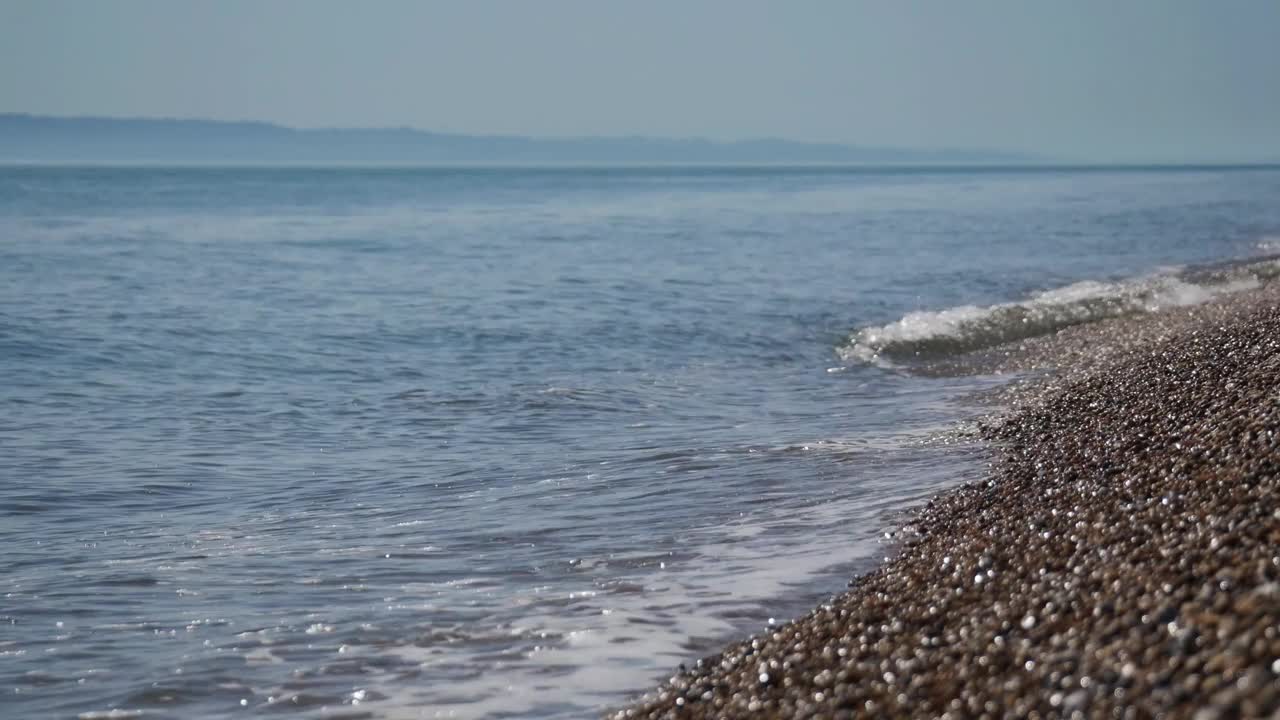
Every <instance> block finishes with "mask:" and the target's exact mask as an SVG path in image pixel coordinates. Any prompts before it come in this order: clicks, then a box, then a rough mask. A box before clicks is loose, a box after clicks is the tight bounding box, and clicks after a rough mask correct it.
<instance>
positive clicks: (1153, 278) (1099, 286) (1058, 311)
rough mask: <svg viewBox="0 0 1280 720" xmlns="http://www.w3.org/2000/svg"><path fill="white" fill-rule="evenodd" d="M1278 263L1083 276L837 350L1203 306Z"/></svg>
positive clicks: (931, 347)
mask: <svg viewBox="0 0 1280 720" xmlns="http://www.w3.org/2000/svg"><path fill="white" fill-rule="evenodd" d="M1274 265H1276V263H1275V262H1274V261H1267V262H1263V263H1254V264H1252V265H1241V266H1239V267H1238V268H1233V269H1232V270H1230V271H1225V272H1220V273H1218V274H1217V275H1216V276H1214V278H1213V280H1214V281H1206V282H1202V283H1196V282H1191V281H1190V280H1187V279H1185V278H1184V277H1182V276H1181V275H1180V273H1181V271H1179V270H1177V269H1163V270H1162V271H1161V272H1160V273H1159V274H1155V275H1149V276H1144V277H1141V278H1134V279H1132V280H1125V281H1119V282H1100V281H1095V280H1085V281H1081V282H1076V283H1072V284H1070V285H1065V286H1063V287H1059V288H1053V289H1050V290H1043V291H1040V292H1036V293H1033V294H1032V295H1031V296H1030V297H1028V298H1027V299H1025V300H1022V301H1019V302H1008V303H997V304H995V305H988V306H982V307H980V306H976V305H961V306H958V307H952V308H946V309H943V310H931V311H916V312H910V313H907V314H906V315H904V316H902V318H900V319H898V320H896V321H894V322H891V323H888V324H886V325H881V326H873V327H867V328H863V329H861V330H858V331H857V332H855V333H853V334H852V335H851V336H850V338H849V341H848V342H847V343H846V344H845V345H843V346H842V347H840V348H838V350H837V351H838V353H839V354H840V357H841V358H842V359H843V360H844V361H846V362H857V363H869V364H877V365H891V364H892V363H890V362H889V360H888V359H886V356H888V358H890V359H892V358H898V359H901V358H911V357H922V356H939V355H949V354H954V353H961V352H967V351H972V350H978V349H981V348H985V347H992V346H995V345H998V344H1001V343H1004V342H1009V341H1013V340H1021V339H1024V338H1028V337H1034V336H1036V335H1043V334H1048V333H1051V332H1056V331H1057V330H1060V329H1062V328H1064V327H1067V326H1070V325H1076V324H1080V323H1086V322H1093V321H1097V320H1103V319H1106V318H1111V317H1117V316H1121V315H1132V314H1137V313H1149V312H1155V311H1157V310H1160V309H1162V308H1167V307H1180V306H1188V305H1196V304H1199V303H1203V302H1205V301H1207V300H1209V299H1211V298H1213V297H1215V296H1218V295H1223V294H1227V293H1233V292H1240V291H1242V290H1249V289H1252V288H1256V287H1258V286H1259V285H1261V279H1260V278H1261V277H1265V276H1268V275H1269V274H1270V273H1271V272H1272V271H1273V270H1274V269H1275V268H1274V267H1273V266H1274Z"/></svg>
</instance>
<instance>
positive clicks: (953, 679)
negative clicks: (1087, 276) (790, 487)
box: [613, 284, 1280, 718]
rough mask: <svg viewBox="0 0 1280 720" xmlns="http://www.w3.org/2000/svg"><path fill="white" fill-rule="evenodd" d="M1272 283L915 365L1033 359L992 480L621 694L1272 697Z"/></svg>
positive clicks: (668, 711)
mask: <svg viewBox="0 0 1280 720" xmlns="http://www.w3.org/2000/svg"><path fill="white" fill-rule="evenodd" d="M1278 287H1280V286H1277V285H1276V284H1272V285H1268V286H1265V287H1263V288H1261V289H1259V290H1256V291H1252V292H1249V293H1241V294H1238V295H1235V296H1232V297H1230V298H1227V299H1223V300H1217V301H1214V302H1210V303H1208V304H1206V305H1203V306H1198V307H1195V308H1174V309H1171V310H1167V311H1164V312H1161V313H1157V314H1154V315H1148V316H1143V317H1141V318H1120V319H1116V320H1112V321H1105V322H1102V323H1096V324H1093V325H1084V326H1077V327H1073V328H1069V329H1067V330H1064V331H1062V332H1059V333H1057V334H1055V335H1053V336H1047V337H1044V338H1035V339H1032V340H1028V341H1023V342H1020V343H1015V344H1013V345H1011V346H1009V347H1005V348H998V349H996V350H993V351H987V352H984V353H982V354H981V355H978V356H975V357H971V358H967V359H961V360H953V361H948V364H947V365H946V366H945V367H943V366H940V365H935V366H931V367H929V368H925V369H924V370H925V371H926V372H935V373H939V372H997V371H998V372H1002V373H1010V372H1012V373H1018V372H1025V371H1028V370H1030V371H1035V372H1034V377H1029V378H1024V379H1023V380H1021V381H1016V382H1015V383H1014V384H1013V385H1011V386H1010V387H1009V388H1007V389H1005V390H1003V391H1001V393H1002V394H1001V395H1000V396H999V397H998V398H996V399H995V400H994V402H998V403H1000V404H1001V406H1002V407H1004V408H1006V410H1004V411H1003V413H1002V414H998V415H995V416H993V417H991V418H988V419H986V420H984V421H983V422H981V423H979V428H980V430H979V432H980V433H981V435H982V436H983V437H984V438H985V439H986V440H987V441H988V442H989V443H990V445H991V448H992V452H993V454H994V458H993V465H992V469H991V474H990V477H989V478H988V479H987V481H985V482H981V483H971V484H968V485H965V486H962V487H959V488H956V489H953V490H951V491H949V492H946V493H943V494H942V495H940V496H938V497H936V498H934V499H933V500H931V501H930V502H929V503H928V505H926V506H925V507H924V508H922V509H920V510H919V511H918V512H917V513H916V516H915V517H914V518H913V519H912V521H911V524H910V525H911V527H913V528H915V530H916V532H915V534H914V535H911V536H909V537H908V539H907V540H905V541H904V542H903V544H902V547H901V550H900V552H899V554H898V555H897V556H896V557H894V558H893V559H891V560H890V561H888V562H886V563H885V564H883V565H881V566H880V567H879V568H877V569H876V570H874V571H872V572H870V573H868V574H866V575H864V576H861V577H859V578H857V579H855V580H854V581H853V582H852V583H851V589H850V590H848V591H847V592H846V593H845V594H843V595H841V596H839V597H837V598H835V599H833V600H832V601H830V602H828V603H825V604H824V605H823V606H821V607H819V608H817V609H815V610H813V611H812V612H810V613H809V614H808V615H805V616H804V617H801V618H798V619H796V620H794V621H792V622H790V623H785V624H778V625H774V626H772V627H770V628H769V629H768V631H767V632H765V633H764V634H761V635H759V636H757V637H755V638H752V639H748V640H746V641H743V642H740V643H735V644H733V645H730V646H729V647H727V648H726V649H725V650H723V651H722V652H721V653H720V654H719V655H716V656H713V657H710V658H706V659H705V660H704V661H703V662H701V663H699V664H697V665H696V666H694V667H691V668H688V669H685V670H683V671H681V672H679V673H677V674H676V675H675V676H673V677H672V678H671V679H670V680H669V681H668V682H667V683H666V684H664V685H663V686H662V687H661V688H660V689H658V690H656V691H654V692H653V693H651V694H649V695H646V696H644V697H643V698H640V699H638V700H637V701H636V702H635V703H634V704H632V705H631V706H629V707H625V708H622V709H620V710H617V711H616V712H615V713H614V714H613V717H616V718H733V717H746V716H749V715H755V716H757V717H759V716H767V717H819V716H821V717H951V718H959V717H991V718H997V717H1044V718H1049V717H1073V716H1074V717H1115V718H1122V717H1167V718H1193V717H1195V718H1214V717H1222V718H1227V717H1230V718H1242V717H1246V718H1247V717H1280V289H1278ZM966 363H967V365H966ZM1049 370H1051V371H1053V374H1050V375H1045V374H1044V372H1043V371H1049ZM830 648H838V649H839V650H840V652H834V651H831V650H829V649H830ZM824 649H827V650H825V651H824ZM762 668H768V670H767V672H766V671H764V670H763V669H762ZM677 697H683V698H686V702H685V703H684V704H683V705H677V704H676V702H675V699H676V698H677Z"/></svg>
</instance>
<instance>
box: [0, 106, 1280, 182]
mask: <svg viewBox="0 0 1280 720" xmlns="http://www.w3.org/2000/svg"><path fill="white" fill-rule="evenodd" d="M4 118H10V119H19V118H20V119H29V120H35V121H53V122H64V121H105V122H119V123H137V124H144V123H172V124H204V125H210V126H226V127H244V128H257V129H261V130H271V131H277V132H288V133H298V134H323V133H361V132H364V133H404V134H411V135H418V136H424V137H436V138H459V139H461V138H467V139H472V140H493V141H501V140H507V141H528V142H535V143H591V142H636V143H646V142H647V143H668V144H688V145H701V146H711V147H718V148H729V149H732V148H734V147H743V146H751V145H762V144H769V143H774V144H784V145H790V146H794V147H802V148H807V149H810V150H816V149H821V148H830V149H832V150H845V151H871V152H895V153H903V154H920V155H929V154H937V155H947V154H955V155H960V156H970V157H968V158H967V159H957V160H955V161H948V160H939V159H936V158H935V159H929V160H911V159H905V160H902V161H892V160H872V161H867V162H859V161H847V160H843V161H842V160H834V161H829V162H827V161H786V160H782V161H777V162H771V161H753V160H744V161H733V160H723V161H699V160H694V161H668V160H656V161H651V162H645V161H610V160H602V161H583V160H568V161H565V162H556V161H546V160H537V161H532V162H527V163H523V162H511V161H506V162H503V161H499V162H489V161H458V162H420V161H406V162H395V161H353V162H346V161H320V162H305V161H303V162H271V161H265V162H261V163H258V162H252V161H229V162H225V163H224V162H216V161H215V162H204V161H201V162H167V161H159V162H149V161H139V162H132V161H130V162H116V161H111V162H95V161H89V162H76V161H62V160H16V161H15V160H13V159H4V158H0V166H4V167H18V166H64V167H68V166H82V167H314V168H322V167H335V168H360V167H367V168H383V167H388V168H415V167H417V168H432V167H492V168H501V167H511V168H534V167H565V168H571V167H584V168H589V167H636V168H642V167H760V168H771V167H772V168H778V167H813V168H822V167H830V168H840V167H847V168H876V167H885V168H894V167H939V168H945V167H966V166H967V167H974V168H979V167H983V168H985V167H1044V168H1054V167H1058V168H1076V169H1084V168H1089V167H1099V168H1114V169H1123V168H1135V169H1136V168H1143V167H1152V168H1156V167H1160V168H1169V167H1175V168H1176V167H1188V168H1192V167H1195V168H1214V167H1220V168H1266V167H1274V166H1280V157H1268V156H1263V157H1261V158H1259V159H1250V160H1242V159H1238V158H1220V157H1206V158H1193V159H1187V158H1168V157H1150V158H1120V159H1108V158H1106V157H1103V156H1071V157H1065V156H1062V155H1057V154H1048V153H1043V152H1030V151H1018V150H1004V149H991V148H974V147H956V146H937V145H934V146H908V145H874V144H855V143H851V142H836V141H824V140H800V139H792V138H786V137H780V136H753V137H743V138H737V139H719V138H713V137H707V136H699V135H690V136H666V135H646V134H642V133H628V134H613V135H610V134H595V135H529V134H519V133H488V132H482V133H468V132H462V131H456V130H433V129H430V128H424V127H417V126H412V125H366V126H360V125H328V126H297V125H289V124H286V123H283V122H277V121H273V120H259V119H251V118H241V119H234V120H232V119H222V118H209V117H198V116H180V115H106V114H90V113H81V114H65V115H63V114H50V113H35V112H27V111H14V110H6V111H0V119H4ZM981 156H988V157H990V158H992V159H991V160H989V161H988V160H976V159H973V158H975V157H981Z"/></svg>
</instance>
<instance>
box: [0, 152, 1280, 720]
mask: <svg viewBox="0 0 1280 720" xmlns="http://www.w3.org/2000/svg"><path fill="white" fill-rule="evenodd" d="M1277 252H1280V168H1276V167H1060V168H1054V167H1022V168H997V167H973V168H965V167H938V168H902V167H886V168H866V167H863V168H835V167H804V168H792V167H767V168H743V167H734V168H670V167H640V168H427V169H416V168H374V169H361V168H210V167H206V168H169V167H114V168H112V167H18V166H11V167H4V168H0V407H2V408H3V412H0V716H3V717H6V718H80V719H82V720H93V719H96V718H134V717H142V718H242V717H258V716H263V715H272V716H281V717H302V718H437V717H449V718H453V717H456V718H482V717H491V718H500V717H519V718H538V719H551V718H579V717H592V716H596V715H599V714H601V713H603V712H605V711H607V710H608V709H610V708H616V707H619V706H620V705H622V704H624V703H625V702H626V701H627V700H628V699H629V698H633V697H635V696H636V695H637V694H638V693H642V692H644V691H645V690H646V689H648V688H651V687H653V686H654V685H655V684H656V683H657V682H659V681H660V680H662V679H664V678H665V677H667V676H669V675H670V674H671V673H672V672H674V671H675V670H676V668H678V666H679V665H680V664H681V663H686V664H688V663H691V662H695V661H696V660H697V659H698V658H700V657H702V656H704V655H708V654H710V653H712V652H714V651H715V650H716V649H717V648H718V647H720V646H721V645H722V644H724V643H725V642H727V641H729V640H732V639H735V638H740V637H744V636H746V635H748V634H750V633H754V632H759V631H763V630H765V629H766V628H768V627H769V626H770V625H772V624H777V623H780V622H784V621H786V620H787V619H788V618H791V617H795V616H797V615H800V614H803V613H804V612H805V611H806V610H808V609H809V608H811V607H813V606H814V605H816V604H818V603H821V602H823V601H824V600H825V599H827V598H829V597H831V596H832V595H834V594H836V593H838V592H840V591H841V590H842V589H843V588H844V587H845V586H846V584H847V582H848V580H849V579H850V578H852V577H854V576H855V575H856V574H858V573H861V572H865V571H867V570H869V569H871V568H874V567H875V565H876V564H877V563H878V562H880V561H881V560H882V558H883V557H884V556H885V555H887V554H890V553H892V552H893V547H894V542H895V540H894V539H895V535H894V533H895V532H896V531H897V529H898V528H900V527H901V526H902V525H903V523H905V522H908V521H909V518H910V513H911V510H912V508H914V507H918V506H919V505H920V504H921V503H923V502H925V501H926V500H927V499H928V498H929V497H930V496H931V495H933V494H935V493H937V492H939V491H943V490H945V489H947V488H949V487H954V486H956V485H958V484H961V483H965V482H973V481H979V480H981V479H982V478H983V474H984V471H985V468H986V462H987V461H988V455H987V452H986V450H985V449H984V448H983V447H981V446H980V445H979V444H977V443H975V442H973V441H972V440H969V439H967V438H968V437H969V436H968V435H967V434H966V433H964V432H962V430H963V428H964V427H965V424H966V423H968V422H970V421H972V419H973V418H974V417H976V416H977V415H978V414H979V413H981V412H985V411H989V410H990V408H989V407H983V406H982V405H981V403H976V402H974V398H975V397H981V396H982V392H981V391H982V390H984V389H986V388H990V387H992V386H994V385H998V384H999V383H1001V382H1004V381H1006V380H1007V378H1005V377H992V376H981V375H967V376H966V375H963V374H950V375H948V374H943V373H922V372H919V371H918V369H919V367H920V366H921V364H922V363H927V362H929V361H931V360H934V359H938V358H946V357H952V356H954V355H956V354H958V353H963V352H967V351H971V350H981V349H983V348H987V347H992V346H994V345H996V344H999V343H1002V342H1007V341H1011V340H1017V339H1020V338H1025V337H1031V336H1034V335H1040V334H1046V333H1051V332H1056V331H1057V330H1059V329H1061V328H1063V327H1066V326H1069V325H1073V324H1077V323H1081V322H1090V321H1094V320H1098V319H1101V318H1105V317H1112V316H1116V315H1139V314H1142V313H1145V312H1150V311H1151V310H1154V309H1158V308H1162V307H1170V306H1178V305H1188V304H1192V303H1196V302H1202V301H1204V300H1206V299H1208V298H1210V297H1214V296H1217V295H1221V294H1224V293H1230V292H1236V291H1239V290H1243V289H1247V288H1249V287H1254V286H1256V285H1257V284H1259V283H1260V282H1263V281H1265V280H1266V279H1268V278H1270V277H1272V276H1274V275H1276V274H1278V273H1280V261H1277V260H1276V258H1275V254H1276V253H1277ZM958 429H959V430H961V431H957V430H958Z"/></svg>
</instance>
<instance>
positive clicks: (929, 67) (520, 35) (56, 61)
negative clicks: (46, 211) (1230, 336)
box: [0, 0, 1280, 161]
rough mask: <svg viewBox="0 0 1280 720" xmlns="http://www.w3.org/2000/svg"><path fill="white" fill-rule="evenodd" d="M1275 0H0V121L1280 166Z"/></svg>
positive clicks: (1279, 15)
mask: <svg viewBox="0 0 1280 720" xmlns="http://www.w3.org/2000/svg"><path fill="white" fill-rule="evenodd" d="M1277 32H1280V2H1275V1H1273V0H1227V1H1225V2H1210V1H1209V0H1204V1H1190V0H1124V1H1120V2H1099V1H1095V0H1073V1H1071V2H1051V1H1050V0H1044V1H1039V0H1025V1H1012V0H1010V1H1007V2H996V1H987V0H974V1H972V2H969V1H966V2H944V1H943V0H936V1H933V2H923V1H922V2H888V1H886V2H858V1H856V0H832V1H827V2H823V1H818V0H814V1H805V0H797V2H793V3H784V2H754V1H751V0H733V1H727V0H683V1H679V2H671V1H666V0H649V1H647V2H625V3H624V2H621V1H614V0H592V1H586V0H584V1H580V2H577V1H560V0H539V1H537V2H535V1H533V0H528V1H517V0H511V1H508V2H496V1H490V0H465V1H458V2H430V1H426V0H424V1H422V2H393V1H390V0H372V1H371V2H354V1H353V2H330V1H328V0H293V1H289V0H276V1H259V0H218V1H216V2H214V1H198V0H191V1H186V0H184V1H173V2H170V1H168V0H146V1H143V0H113V1H112V2H92V1H89V0H83V1H79V2H71V1H67V0H0V111H8V112H35V113H51V114H61V115H80V114H94V115H116V116H122V115H123V116H164V117H201V118H215V119H255V120H268V121H273V122H279V123H283V124H288V125H297V126H307V127H314V126H411V127H417V128H424V129H434V130H447V131H458V132H471V133H512V134H526V135H539V136H579V135H630V134H640V135H656V136H678V137H687V136H700V137H708V138H713V139H738V138H746V137H762V136H766V137H785V138H790V139H796V140H821V141H837V142H846V143H855V144H866V145H893V146H905V147H931V148H937V147H961V148H986V149H1000V150H1013V151H1024V152H1025V151H1029V152H1035V153H1042V154H1047V155H1050V156H1054V157H1061V158H1065V159H1079V160H1121V161H1123V160H1174V161H1176V160H1276V159H1280V42H1277V40H1276V37H1277Z"/></svg>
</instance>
